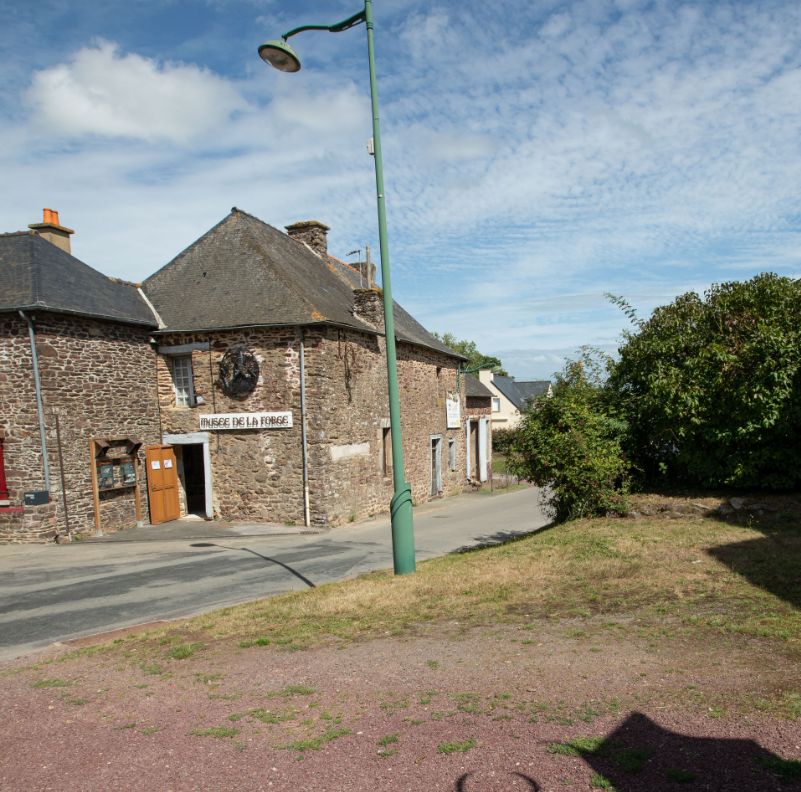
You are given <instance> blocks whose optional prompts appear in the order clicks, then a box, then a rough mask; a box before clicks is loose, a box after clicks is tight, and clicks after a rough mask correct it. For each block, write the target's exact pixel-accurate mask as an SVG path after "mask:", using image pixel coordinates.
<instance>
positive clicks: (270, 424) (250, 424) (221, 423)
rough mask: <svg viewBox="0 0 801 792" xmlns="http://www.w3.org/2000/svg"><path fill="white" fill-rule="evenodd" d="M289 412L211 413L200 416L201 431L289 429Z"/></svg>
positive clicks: (290, 419) (290, 415) (290, 417)
mask: <svg viewBox="0 0 801 792" xmlns="http://www.w3.org/2000/svg"><path fill="white" fill-rule="evenodd" d="M291 428H292V413H291V411H290V412H253V413H212V414H211V415H201V416H200V429H201V430H202V431H207V432H208V431H215V430H217V431H221V430H226V429H227V430H231V431H237V430H240V431H241V430H242V429H291Z"/></svg>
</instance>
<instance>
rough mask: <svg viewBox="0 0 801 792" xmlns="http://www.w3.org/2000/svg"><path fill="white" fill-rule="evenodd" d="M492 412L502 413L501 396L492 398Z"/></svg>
mask: <svg viewBox="0 0 801 792" xmlns="http://www.w3.org/2000/svg"><path fill="white" fill-rule="evenodd" d="M492 411H493V412H500V411H501V397H500V396H493V397H492Z"/></svg>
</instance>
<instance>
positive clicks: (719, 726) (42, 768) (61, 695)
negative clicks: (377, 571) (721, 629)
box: [0, 619, 801, 792]
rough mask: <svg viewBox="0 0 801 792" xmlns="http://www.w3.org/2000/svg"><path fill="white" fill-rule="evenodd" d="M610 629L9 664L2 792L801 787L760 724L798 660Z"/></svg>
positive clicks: (551, 625)
mask: <svg viewBox="0 0 801 792" xmlns="http://www.w3.org/2000/svg"><path fill="white" fill-rule="evenodd" d="M597 626H598V625H594V624H593V623H592V620H591V619H588V620H582V621H581V623H580V624H577V623H576V622H573V621H571V622H567V621H547V622H535V623H532V624H529V625H527V626H526V627H525V628H524V627H512V626H494V627H484V628H471V629H463V628H462V627H461V626H460V625H457V624H447V625H439V626H432V627H429V628H426V629H425V630H424V631H423V632H422V633H421V634H420V635H418V636H416V637H412V638H386V639H382V640H374V641H370V642H365V643H361V644H358V643H357V644H352V645H349V646H346V647H344V648H336V647H324V648H319V649H314V650H307V651H300V652H285V651H278V650H276V649H274V648H273V647H258V646H254V647H251V648H247V649H240V648H236V649H233V650H232V649H231V645H230V644H226V645H220V646H209V647H206V648H202V649H200V648H198V649H197V650H196V651H195V652H194V654H192V656H191V657H188V658H186V659H183V660H176V659H172V658H169V657H167V650H168V649H169V646H166V647H165V650H164V652H163V653H161V654H158V655H157V656H156V657H155V660H154V659H153V657H150V658H149V659H148V660H140V659H138V658H137V657H136V656H135V655H129V656H127V657H126V656H125V655H126V647H127V646H129V645H130V644H129V643H128V642H122V643H121V644H119V645H117V646H116V647H115V648H114V650H113V651H111V652H98V653H90V652H85V653H84V654H80V655H78V656H74V655H73V656H71V657H69V656H67V658H66V659H65V656H66V655H65V652H66V650H59V651H56V652H51V653H50V654H49V655H47V656H44V657H41V658H38V659H39V660H40V661H41V660H44V661H45V662H40V663H38V664H34V661H35V660H36V659H37V658H28V659H27V661H26V663H25V665H24V666H23V665H21V664H20V661H17V662H16V664H11V665H10V664H5V665H4V666H2V667H0V674H2V684H3V698H2V707H1V708H0V712H1V713H2V719H1V720H0V789H2V790H15V791H16V790H25V791H27V790H87V791H88V790H112V789H113V790H175V791H176V792H177V791H178V790H239V791H240V792H241V791H242V790H300V789H314V790H331V791H332V792H333V791H335V790H376V789H392V790H414V791H415V792H418V791H420V790H456V791H457V792H458V790H464V791H465V792H479V791H481V792H494V791H495V790H498V791H500V790H532V789H533V790H566V789H567V790H570V789H576V790H586V789H593V788H597V789H612V788H614V789H617V790H619V792H622V791H623V790H626V791H631V792H636V791H638V790H643V792H645V791H646V790H663V789H664V790H681V789H698V790H787V789H793V788H797V787H798V786H799V784H801V778H799V777H798V776H797V775H794V774H796V773H797V772H798V769H799V767H801V765H797V764H793V763H790V762H787V761H786V760H798V759H801V748H800V747H799V746H801V722H799V721H798V720H788V719H783V718H781V717H778V716H776V715H769V714H768V713H767V712H760V706H761V707H763V708H764V707H766V706H768V705H770V703H771V702H776V701H779V700H781V699H782V697H783V696H785V697H786V696H787V695H788V693H790V694H791V693H792V691H793V690H794V691H795V692H796V693H798V692H799V688H801V684H800V683H799V676H798V669H797V667H795V666H794V665H793V663H792V658H791V657H790V656H789V655H788V656H786V657H784V656H780V655H778V654H777V653H776V652H775V649H774V650H772V649H771V647H770V646H768V645H767V644H764V643H761V642H760V641H758V640H754V639H748V638H743V637H741V636H739V637H736V638H731V639H721V641H716V642H714V645H712V644H710V645H707V646H703V647H700V646H694V645H687V644H685V645H682V644H677V643H676V641H670V642H663V643H662V644H660V645H657V644H654V642H653V641H643V640H638V639H637V638H636V637H634V638H633V637H631V635H628V634H626V635H627V637H625V638H623V639H621V638H617V639H614V640H608V639H607V640H602V638H603V633H601V632H597V631H596V632H593V629H594V627H597ZM607 626H608V625H607ZM619 632H621V633H626V624H625V620H621V621H620V630H619ZM755 702H763V703H762V704H760V705H759V706H756V705H755ZM764 702H767V704H765V703H764ZM768 711H769V712H775V710H774V709H770V708H769V709H768ZM577 738H581V739H583V740H584V741H583V742H578V743H575V745H574V746H573V747H571V746H570V745H566V744H567V743H569V741H571V740H576V739H577ZM783 761H784V763H782V762H783ZM605 784H606V786H604V785H605Z"/></svg>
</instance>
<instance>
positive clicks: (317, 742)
mask: <svg viewBox="0 0 801 792" xmlns="http://www.w3.org/2000/svg"><path fill="white" fill-rule="evenodd" d="M350 733H351V731H350V729H328V730H327V731H324V732H323V733H322V734H318V735H317V736H316V737H308V738H306V739H305V740H295V742H291V743H287V744H286V745H282V746H281V747H282V748H286V749H287V750H290V751H298V753H303V752H304V751H319V750H320V749H321V748H322V747H323V746H324V745H325V744H326V743H330V742H331V741H332V740H337V739H339V738H340V737H344V736H345V735H346V734H350Z"/></svg>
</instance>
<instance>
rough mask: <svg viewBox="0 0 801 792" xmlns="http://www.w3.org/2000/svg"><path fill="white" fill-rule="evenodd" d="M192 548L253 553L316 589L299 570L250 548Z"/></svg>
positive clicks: (209, 544) (204, 544)
mask: <svg viewBox="0 0 801 792" xmlns="http://www.w3.org/2000/svg"><path fill="white" fill-rule="evenodd" d="M189 546H190V547H221V548H222V549H223V550H241V551H242V552H244V553H252V554H253V555H254V556H258V557H259V558H263V559H264V560H265V561H269V562H270V563H271V564H277V565H278V566H280V567H283V568H284V569H286V571H287V572H291V573H292V574H293V575H294V576H295V577H296V578H298V579H299V580H302V581H303V582H304V583H305V584H306V585H307V586H308V587H309V588H314V587H315V586H314V583H312V582H311V580H309V579H308V578H307V577H305V576H304V575H301V573H300V572H298V571H297V569H292V567H291V566H288V565H287V564H285V563H284V562H283V561H279V560H278V559H277V558H270V556H266V555H262V554H261V553H257V552H256V551H255V550H251V549H250V548H249V547H229V546H228V545H222V544H215V543H214V542H193V543H192V544H191V545H189Z"/></svg>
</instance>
